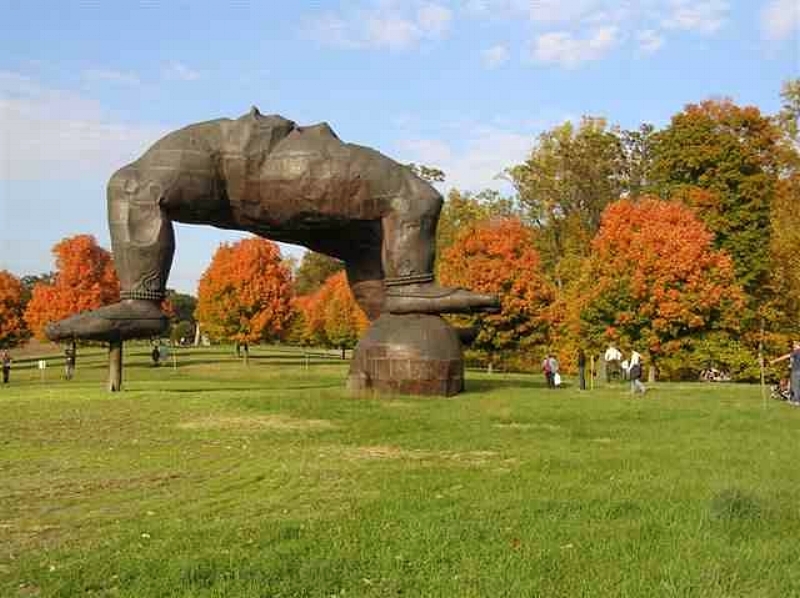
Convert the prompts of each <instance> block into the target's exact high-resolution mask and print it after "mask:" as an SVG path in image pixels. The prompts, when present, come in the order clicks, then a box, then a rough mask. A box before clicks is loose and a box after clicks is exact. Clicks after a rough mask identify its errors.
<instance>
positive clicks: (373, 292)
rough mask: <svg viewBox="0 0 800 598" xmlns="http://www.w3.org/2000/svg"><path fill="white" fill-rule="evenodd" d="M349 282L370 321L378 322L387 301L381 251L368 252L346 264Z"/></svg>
mask: <svg viewBox="0 0 800 598" xmlns="http://www.w3.org/2000/svg"><path fill="white" fill-rule="evenodd" d="M345 268H346V270H347V282H348V284H349V285H350V289H352V291H353V295H354V296H355V298H356V301H357V302H358V304H359V306H361V309H363V310H364V313H365V314H367V317H368V318H369V319H370V321H374V320H377V319H378V317H379V316H380V315H381V309H382V307H383V303H384V300H385V292H384V286H383V269H382V268H381V256H380V250H379V249H376V250H375V251H367V252H365V253H364V254H363V255H361V256H359V257H355V258H352V259H348V260H347V261H346V262H345Z"/></svg>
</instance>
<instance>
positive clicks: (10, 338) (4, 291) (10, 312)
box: [0, 270, 27, 348]
mask: <svg viewBox="0 0 800 598" xmlns="http://www.w3.org/2000/svg"><path fill="white" fill-rule="evenodd" d="M22 302H23V287H22V284H21V283H20V281H19V279H18V278H17V277H16V276H14V275H13V274H11V272H8V271H7V270H0V348H8V347H13V346H15V345H17V344H18V343H19V342H20V341H22V340H24V339H25V337H26V336H27V327H26V326H25V320H24V318H23V308H22Z"/></svg>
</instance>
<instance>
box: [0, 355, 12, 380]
mask: <svg viewBox="0 0 800 598" xmlns="http://www.w3.org/2000/svg"><path fill="white" fill-rule="evenodd" d="M0 364H2V366H3V384H8V377H9V375H10V374H11V354H10V353H9V352H8V349H3V351H2V353H0Z"/></svg>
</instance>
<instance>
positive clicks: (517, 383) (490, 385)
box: [464, 376, 563, 393]
mask: <svg viewBox="0 0 800 598" xmlns="http://www.w3.org/2000/svg"><path fill="white" fill-rule="evenodd" d="M464 387H465V388H464V391H465V392H467V393H472V392H481V393H483V392H490V391H492V390H498V389H504V390H506V389H515V388H516V389H537V390H548V389H547V386H546V385H545V383H544V382H543V381H542V382H540V381H536V380H529V379H523V378H515V379H512V380H507V379H502V378H495V379H489V378H478V379H475V378H470V377H469V376H468V377H467V379H466V380H465V382H464ZM560 390H563V389H554V390H553V392H560Z"/></svg>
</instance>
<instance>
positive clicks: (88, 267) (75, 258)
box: [25, 235, 119, 340]
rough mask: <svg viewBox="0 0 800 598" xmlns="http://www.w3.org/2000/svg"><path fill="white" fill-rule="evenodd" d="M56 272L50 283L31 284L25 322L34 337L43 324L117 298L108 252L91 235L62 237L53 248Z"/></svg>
mask: <svg viewBox="0 0 800 598" xmlns="http://www.w3.org/2000/svg"><path fill="white" fill-rule="evenodd" d="M53 254H54V255H55V257H56V274H55V278H54V280H53V282H52V284H48V283H47V282H40V283H37V284H35V285H34V286H33V290H32V294H31V299H30V301H29V302H28V305H27V308H26V309H25V321H26V322H27V323H28V327H29V328H30V330H31V331H32V332H33V334H34V336H36V338H39V339H42V340H44V338H45V336H44V327H45V326H46V325H47V324H48V323H50V322H55V321H58V320H61V319H62V318H66V317H68V316H71V315H74V314H77V313H80V312H82V311H86V310H91V309H96V308H98V307H101V306H103V305H108V304H110V303H115V302H117V301H119V280H118V279H117V273H116V271H115V270H114V263H113V261H112V259H111V254H110V253H109V252H108V251H107V250H105V249H103V248H102V247H100V246H99V245H98V244H97V241H96V240H95V238H94V237H93V236H91V235H76V236H74V237H68V238H65V239H62V240H61V241H60V242H58V243H57V244H56V245H55V246H54V247H53Z"/></svg>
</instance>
